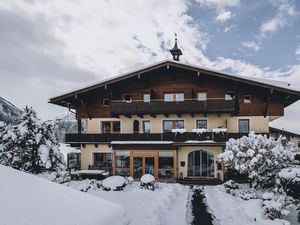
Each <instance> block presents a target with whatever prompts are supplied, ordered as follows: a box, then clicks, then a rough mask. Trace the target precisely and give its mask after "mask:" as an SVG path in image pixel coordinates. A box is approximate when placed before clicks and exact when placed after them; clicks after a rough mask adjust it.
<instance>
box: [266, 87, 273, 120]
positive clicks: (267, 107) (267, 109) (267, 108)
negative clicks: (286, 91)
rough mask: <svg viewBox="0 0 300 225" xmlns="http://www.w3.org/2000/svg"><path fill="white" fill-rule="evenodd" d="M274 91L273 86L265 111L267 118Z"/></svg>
mask: <svg viewBox="0 0 300 225" xmlns="http://www.w3.org/2000/svg"><path fill="white" fill-rule="evenodd" d="M273 92H274V90H273V88H271V89H270V92H269V94H268V97H267V103H266V108H265V112H264V117H265V118H266V116H267V115H268V111H269V105H270V100H271V96H272V94H273Z"/></svg>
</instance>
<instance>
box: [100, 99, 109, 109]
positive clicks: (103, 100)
mask: <svg viewBox="0 0 300 225" xmlns="http://www.w3.org/2000/svg"><path fill="white" fill-rule="evenodd" d="M105 101H107V104H104V103H105ZM109 103H110V99H109V98H102V106H105V107H107V106H109Z"/></svg>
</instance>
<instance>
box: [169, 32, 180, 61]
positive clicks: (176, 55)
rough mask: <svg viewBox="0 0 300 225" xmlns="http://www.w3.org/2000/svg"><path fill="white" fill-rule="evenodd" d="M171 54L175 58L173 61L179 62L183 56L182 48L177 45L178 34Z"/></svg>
mask: <svg viewBox="0 0 300 225" xmlns="http://www.w3.org/2000/svg"><path fill="white" fill-rule="evenodd" d="M170 52H171V54H172V56H173V60H175V61H179V56H181V55H182V51H181V49H180V48H178V45H177V34H176V33H175V45H174V47H173V48H172V49H170Z"/></svg>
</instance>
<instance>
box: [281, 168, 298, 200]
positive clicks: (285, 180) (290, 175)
mask: <svg viewBox="0 0 300 225" xmlns="http://www.w3.org/2000/svg"><path fill="white" fill-rule="evenodd" d="M278 175H279V179H280V184H281V186H282V188H283V189H284V190H285V192H286V193H287V194H288V195H289V196H292V197H293V198H294V199H299V200H300V167H294V168H293V167H291V168H286V169H282V170H281V171H280V172H279V174H278Z"/></svg>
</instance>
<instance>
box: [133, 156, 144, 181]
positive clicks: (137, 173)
mask: <svg viewBox="0 0 300 225" xmlns="http://www.w3.org/2000/svg"><path fill="white" fill-rule="evenodd" d="M141 176H143V157H133V177H134V178H140V177H141Z"/></svg>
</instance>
